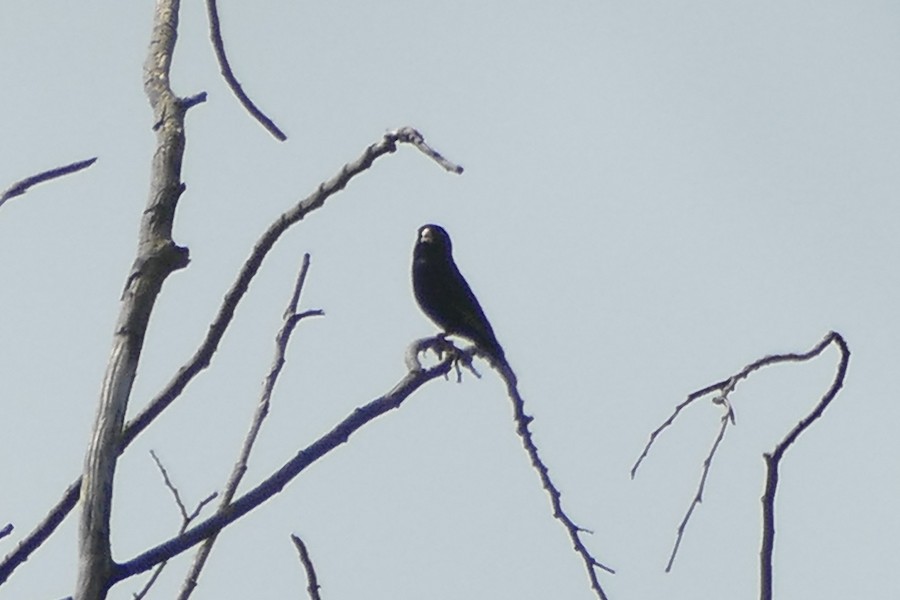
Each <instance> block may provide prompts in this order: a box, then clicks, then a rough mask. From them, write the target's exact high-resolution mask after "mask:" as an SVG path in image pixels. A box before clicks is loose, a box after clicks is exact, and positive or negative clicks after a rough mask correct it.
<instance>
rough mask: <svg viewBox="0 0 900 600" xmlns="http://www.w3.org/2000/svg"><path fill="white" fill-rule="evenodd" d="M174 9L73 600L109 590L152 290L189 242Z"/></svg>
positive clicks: (92, 458) (161, 20) (153, 96)
mask: <svg viewBox="0 0 900 600" xmlns="http://www.w3.org/2000/svg"><path fill="white" fill-rule="evenodd" d="M178 9H179V0H158V2H157V5H156V11H155V14H154V25H153V34H152V38H151V42H150V48H149V51H148V56H147V59H146V62H145V64H144V90H145V93H146V94H147V98H148V99H149V101H150V105H151V107H152V108H153V112H154V116H155V120H156V123H157V126H156V151H155V152H154V155H153V164H152V168H151V178H150V193H149V198H148V201H147V208H146V209H145V210H144V214H143V218H142V219H141V227H140V232H139V240H138V249H137V256H136V258H135V260H134V263H133V266H132V268H131V272H130V273H129V275H128V280H127V283H126V284H125V290H124V292H123V294H122V304H121V307H120V310H119V317H118V321H117V323H116V328H115V333H114V335H113V343H112V351H111V353H110V359H109V363H108V365H107V369H106V373H105V375H104V377H103V383H102V385H101V389H100V402H99V405H98V408H97V416H96V419H95V422H94V426H93V428H92V430H91V439H90V442H89V444H88V449H87V453H86V456H85V460H84V474H83V476H82V485H81V502H82V505H83V510H82V511H81V520H80V523H79V528H78V561H79V568H78V580H77V584H76V588H75V594H74V596H75V598H77V599H78V600H103V599H104V598H106V594H107V591H108V590H109V586H110V580H109V576H110V574H111V573H112V570H113V559H112V554H111V550H110V525H109V523H110V513H111V507H112V497H113V487H114V486H113V480H114V476H115V471H116V464H117V461H118V457H119V454H120V449H121V439H122V426H123V423H124V421H125V411H126V409H127V407H128V400H129V397H130V395H131V388H132V385H133V383H134V379H135V376H136V375H137V368H138V363H139V361H140V355H141V350H142V349H143V345H144V334H145V333H146V330H147V325H148V323H149V320H150V314H151V312H152V310H153V305H154V303H155V302H156V297H157V295H158V294H159V292H160V290H161V289H162V285H163V282H164V281H165V279H166V278H167V277H168V276H169V275H170V274H171V273H172V272H174V271H176V270H178V269H182V268H184V267H186V266H187V264H188V251H187V248H182V247H179V246H177V245H176V244H175V243H174V242H173V240H172V226H173V222H174V220H175V209H176V207H177V206H178V199H179V198H180V196H181V193H182V191H183V190H184V184H183V183H182V182H181V164H182V158H183V156H184V116H185V111H186V109H185V108H184V106H183V105H182V102H181V100H180V99H179V98H178V97H177V96H176V95H175V94H174V93H173V92H172V89H171V85H170V82H169V67H170V65H171V58H172V54H173V52H174V49H175V40H176V37H177V35H176V32H177V29H178Z"/></svg>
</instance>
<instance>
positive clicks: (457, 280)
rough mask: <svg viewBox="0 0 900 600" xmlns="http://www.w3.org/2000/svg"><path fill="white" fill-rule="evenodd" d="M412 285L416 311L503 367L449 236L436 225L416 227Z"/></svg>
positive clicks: (498, 348) (497, 344) (499, 350)
mask: <svg viewBox="0 0 900 600" xmlns="http://www.w3.org/2000/svg"><path fill="white" fill-rule="evenodd" d="M412 283H413V292H414V293H415V296H416V302H417V303H418V304H419V308H421V309H422V312H424V313H425V315H426V316H428V318H429V319H431V320H432V321H434V323H435V324H436V325H437V326H438V327H440V328H441V329H442V330H443V331H444V335H458V336H460V337H463V338H466V339H468V340H470V341H472V342H474V343H475V346H476V347H477V348H478V349H479V350H481V351H482V352H484V353H485V354H487V355H488V357H489V358H492V359H494V361H496V362H497V363H499V364H506V357H505V354H504V352H503V347H502V346H500V342H498V341H497V336H496V335H494V329H493V328H492V327H491V324H490V322H489V321H488V319H487V317H486V316H485V315H484V310H482V308H481V305H480V304H479V303H478V299H477V298H475V294H473V293H472V288H470V287H469V284H468V282H467V281H466V279H465V277H463V275H462V273H460V272H459V268H458V267H457V266H456V263H455V262H454V260H453V247H452V244H451V242H450V235H449V234H448V233H447V231H446V230H445V229H444V228H443V227H441V226H440V225H434V224H427V225H422V226H421V227H419V230H418V234H417V236H416V245H415V247H414V248H413V261H412Z"/></svg>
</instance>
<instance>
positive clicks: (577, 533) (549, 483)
mask: <svg viewBox="0 0 900 600" xmlns="http://www.w3.org/2000/svg"><path fill="white" fill-rule="evenodd" d="M492 366H493V367H494V368H495V369H497V371H498V372H499V373H500V375H501V376H502V377H503V381H504V382H505V383H506V389H507V393H508V394H509V398H510V400H512V404H513V415H514V417H515V420H516V433H518V434H519V437H520V438H521V439H522V446H523V447H524V448H525V451H526V452H527V453H528V457H529V458H530V459H531V465H532V466H533V467H534V469H535V470H536V471H537V472H538V475H539V476H540V478H541V485H543V487H544V490H546V491H547V495H548V496H549V497H550V504H551V506H552V507H553V516H554V517H555V518H556V519H558V520H559V521H560V522H561V523H562V524H563V527H565V529H566V533H568V534H569V539H570V540H571V541H572V545H573V546H574V549H575V552H577V553H578V555H579V556H581V560H582V561H583V562H584V566H585V569H586V570H587V574H588V578H589V579H590V582H591V588H592V589H593V590H594V592H595V593H596V594H597V597H598V598H600V600H606V598H607V596H606V593H605V592H604V591H603V588H602V587H601V586H600V580H599V579H598V578H597V569H603V570H604V571H607V572H608V573H615V571H613V570H612V569H611V568H609V567H607V566H606V565H604V564H603V563H601V562H600V561H598V560H597V559H596V558H594V556H593V555H592V554H591V552H590V550H588V549H587V547H586V546H585V545H584V542H582V541H581V534H582V533H593V532H592V531H590V530H588V529H584V528H583V527H580V526H579V525H577V524H576V523H575V522H574V521H573V520H572V519H571V518H570V517H569V515H568V514H567V513H566V511H565V510H564V509H563V507H562V500H561V498H560V492H559V489H558V488H557V487H556V485H555V484H554V483H553V480H552V479H550V471H549V469H548V468H547V466H546V465H545V464H544V462H543V460H541V457H540V455H539V454H538V449H537V445H535V443H534V439H533V438H532V435H531V431H530V430H529V429H528V425H529V423H531V421H532V420H534V417H532V416H530V415H527V414H525V401H524V400H523V399H522V396H521V395H520V394H519V390H518V379H517V378H516V375H515V373H514V372H513V370H512V367H510V365H509V363H507V362H505V361H493V364H492Z"/></svg>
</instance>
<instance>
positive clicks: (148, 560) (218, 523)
mask: <svg viewBox="0 0 900 600" xmlns="http://www.w3.org/2000/svg"><path fill="white" fill-rule="evenodd" d="M453 360H454V357H453V356H452V355H448V356H446V357H445V358H444V360H442V361H441V362H440V363H438V364H437V365H435V366H433V367H431V368H429V369H424V370H417V371H410V372H408V373H407V374H406V375H405V376H404V377H403V378H402V379H401V380H400V381H399V382H398V383H397V385H395V386H394V387H393V389H391V390H390V391H389V392H388V393H386V394H385V395H383V396H381V397H379V398H376V399H375V400H373V401H371V402H369V403H368V404H366V405H365V406H361V407H359V408H357V409H356V410H354V411H353V412H352V413H351V414H350V415H348V416H347V417H346V418H345V419H344V420H343V421H341V422H340V423H338V424H337V425H336V426H335V427H334V428H333V429H332V430H331V431H329V432H328V433H327V434H325V435H323V436H322V437H320V438H319V439H318V440H316V441H315V442H313V443H312V444H310V445H309V446H307V447H306V448H304V449H303V450H300V451H299V452H298V453H297V454H296V456H294V457H293V458H292V459H290V460H289V461H287V462H286V463H285V464H284V466H282V467H281V468H280V469H278V470H277V471H276V472H275V473H273V474H272V475H270V476H269V477H268V478H267V479H265V480H264V481H263V482H261V483H260V484H258V485H257V486H256V487H255V488H253V489H251V490H250V491H248V492H246V493H245V494H244V495H243V496H241V497H239V498H238V499H237V500H235V501H234V502H232V503H231V504H229V505H228V506H227V507H226V508H225V509H223V510H220V511H218V512H217V513H216V514H215V515H213V516H212V517H210V518H208V519H206V520H205V521H203V522H202V523H199V524H198V525H195V526H194V527H192V528H191V529H188V530H187V531H185V532H184V534H182V535H179V536H176V537H175V538H172V539H170V540H168V541H166V542H163V543H162V544H159V545H158V546H156V547H155V548H151V549H150V550H148V551H146V552H144V553H143V554H141V555H139V556H136V557H135V558H133V559H131V560H129V561H127V562H125V563H122V564H119V565H116V566H115V572H114V574H113V580H114V581H113V583H115V582H118V581H121V580H122V579H125V578H127V577H131V576H132V575H136V574H138V573H142V572H144V571H147V570H149V569H151V568H153V566H154V565H156V564H158V563H160V562H162V561H164V560H168V559H170V558H172V557H173V556H177V555H178V554H181V553H182V552H184V551H185V550H187V549H189V548H191V547H192V546H194V545H196V544H198V543H200V542H202V541H203V540H205V539H207V538H208V537H210V536H211V535H214V534H216V533H217V532H219V531H221V530H222V529H223V528H224V527H226V526H228V525H229V524H230V523H233V522H234V521H236V520H238V519H239V518H241V517H242V516H244V515H245V514H247V513H248V512H250V511H251V510H253V509H255V508H256V507H258V506H259V505H260V504H262V503H263V502H265V501H266V500H268V499H269V498H271V497H272V496H274V495H275V494H277V493H278V492H280V491H281V490H283V489H284V487H285V486H286V485H287V484H288V483H290V482H291V481H292V480H293V479H294V478H295V477H296V476H297V475H299V474H300V473H301V472H303V471H304V470H305V469H306V468H307V467H309V466H310V465H311V464H313V463H314V462H316V461H317V460H319V459H320V458H322V457H323V456H325V455H326V454H328V453H329V452H331V451H332V450H334V449H335V448H337V447H338V446H340V445H341V444H343V443H345V442H347V440H348V439H349V438H350V436H351V435H352V434H353V433H355V432H356V431H357V430H359V429H360V428H362V427H363V426H365V425H366V424H368V423H369V422H371V421H372V420H374V419H375V418H376V417H379V416H381V415H383V414H384V413H386V412H388V411H389V410H392V409H395V408H399V407H400V405H401V404H403V402H404V401H405V400H406V399H407V398H408V397H409V396H410V395H412V394H413V393H414V392H415V391H416V390H418V389H419V388H420V387H422V386H423V385H424V384H426V383H428V382H429V381H431V380H433V379H436V378H438V377H442V376H444V375H445V374H447V373H448V372H449V371H450V369H452V368H453Z"/></svg>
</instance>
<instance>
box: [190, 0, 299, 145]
mask: <svg viewBox="0 0 900 600" xmlns="http://www.w3.org/2000/svg"><path fill="white" fill-rule="evenodd" d="M206 14H207V15H208V16H209V37H210V39H211V40H212V45H213V48H214V49H215V51H216V59H217V60H218V61H219V69H220V70H221V71H222V77H224V78H225V82H226V83H227V84H228V87H230V88H231V91H232V92H234V95H235V96H236V97H237V99H238V101H239V102H240V103H241V105H242V106H243V107H244V108H245V109H247V112H249V113H250V116H252V117H253V118H254V119H256V120H257V121H259V123H260V125H262V126H263V127H264V128H265V129H266V131H268V132H269V133H271V134H272V135H273V136H274V137H275V139H277V140H279V141H281V142H283V141H284V140H286V139H287V136H286V135H285V134H284V132H283V131H281V129H279V128H278V126H277V125H276V124H275V123H274V122H273V121H272V119H270V118H269V117H267V116H266V115H265V113H263V111H261V110H260V109H259V108H257V107H256V105H255V104H254V103H253V101H252V100H250V98H249V96H247V94H246V93H245V92H244V88H242V87H241V84H240V83H239V82H238V80H237V77H235V76H234V71H232V70H231V65H230V64H229V63H228V56H226V55H225V42H224V40H222V27H221V24H220V23H219V9H218V7H217V6H216V0H206Z"/></svg>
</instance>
